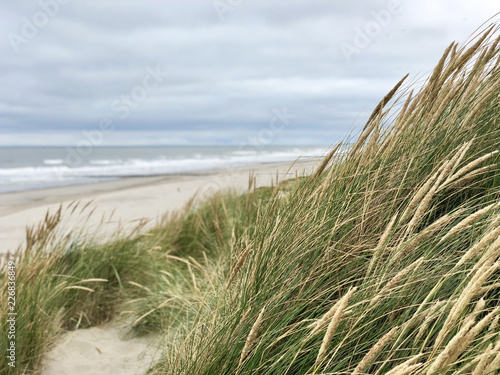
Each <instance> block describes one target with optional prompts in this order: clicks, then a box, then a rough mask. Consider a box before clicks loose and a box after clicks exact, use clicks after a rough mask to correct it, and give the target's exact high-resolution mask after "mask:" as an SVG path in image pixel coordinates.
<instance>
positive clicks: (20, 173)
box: [0, 146, 327, 193]
mask: <svg viewBox="0 0 500 375" xmlns="http://www.w3.org/2000/svg"><path fill="white" fill-rule="evenodd" d="M326 149H327V147H310V146H309V147H307V146H304V147H297V146H293V147H291V146H288V147H287V146H279V147H268V146H266V147H262V148H245V149H242V148H241V147H220V146H196V147H163V146H162V147H95V148H92V149H90V148H88V149H81V148H80V149H78V148H75V147H0V193H8V192H15V191H24V190H34V189H43V188H49V187H56V186H65V185H72V184H87V183H96V182H100V181H108V180H115V179H120V178H125V177H143V176H161V175H169V174H179V173H190V172H196V171H203V170H209V169H222V168H231V167H237V166H245V165H252V164H262V163H273V162H293V161H295V160H297V159H298V158H300V159H302V160H304V159H310V158H317V157H320V156H321V155H323V154H324V152H325V150H326Z"/></svg>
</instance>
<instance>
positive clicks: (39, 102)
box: [0, 0, 500, 145]
mask: <svg viewBox="0 0 500 375" xmlns="http://www.w3.org/2000/svg"><path fill="white" fill-rule="evenodd" d="M499 10H500V6H499V4H498V1H496V0H482V1H470V0H469V1H465V0H458V1H457V0H441V1H435V0H423V1H410V0H401V1H394V0H391V1H378V0H370V1H368V0H357V1H352V2H348V1H340V0H287V1H278V0H216V1H213V0H182V1H181V0H178V1H174V0H169V1H152V0H151V1H144V0H143V1H131V0H120V1H118V0H115V1H109V0H99V1H92V0H90V1H77V0H42V1H22V2H21V1H7V0H4V1H2V3H1V5H0V15H1V20H2V22H1V24H0V32H1V34H2V38H0V40H1V41H0V56H1V57H0V145H18V144H23V145H35V144H42V145H66V144H75V143H77V142H79V140H81V139H82V138H85V137H87V136H89V137H92V136H94V137H95V139H100V140H102V144H113V145H117V144H127V145H130V144H179V145H185V144H236V145H237V144H240V143H241V142H242V141H244V140H246V139H248V137H255V136H258V135H259V134H260V135H265V134H267V135H269V129H271V131H273V132H274V133H273V136H272V142H273V144H276V145H278V144H305V145H313V144H317V145H329V144H332V143H334V142H335V141H336V140H338V139H340V138H342V137H344V136H345V134H346V133H347V132H348V131H349V130H352V129H353V126H356V125H358V126H359V125H360V124H362V122H363V119H365V120H366V117H367V116H368V115H369V113H370V112H371V111H372V109H373V107H374V106H375V105H376V104H377V103H378V101H379V100H380V99H381V98H382V97H383V96H384V94H385V93H386V92H387V91H388V90H390V89H391V88H392V87H393V86H394V84H395V83H396V82H397V81H398V80H399V79H400V78H402V77H403V76H404V75H405V74H406V73H411V75H412V77H419V76H420V77H421V76H422V75H425V74H428V73H429V71H430V70H431V69H432V68H433V67H434V65H435V63H436V62H437V60H438V59H439V57H440V56H441V54H442V52H443V50H444V49H445V48H446V46H447V45H448V44H450V42H452V41H453V40H456V41H465V40H466V39H467V37H468V36H469V35H470V34H471V33H473V32H474V31H475V30H476V28H478V27H479V26H480V25H481V24H482V23H483V22H485V21H487V20H488V18H490V17H492V16H494V15H495V13H496V12H498V11H499ZM277 113H281V117H283V116H284V117H285V121H284V122H283V121H282V120H279V121H278V122H276V119H277V118H279V117H280V116H278V117H277ZM284 113H285V114H284ZM283 114H284V115H283ZM108 125H109V126H108ZM100 126H101V129H105V131H103V132H101V135H103V136H102V137H100V136H98V135H97V133H96V132H97V131H98V130H99V127H100ZM102 126H108V127H105V128H103V127H102ZM84 131H85V132H86V133H84ZM266 132H267V133H266ZM89 134H90V135H89Z"/></svg>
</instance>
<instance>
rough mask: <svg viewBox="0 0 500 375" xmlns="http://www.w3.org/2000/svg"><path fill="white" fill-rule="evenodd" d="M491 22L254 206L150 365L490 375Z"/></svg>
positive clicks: (495, 231)
mask: <svg viewBox="0 0 500 375" xmlns="http://www.w3.org/2000/svg"><path fill="white" fill-rule="evenodd" d="M497 31H498V26H496V25H494V26H492V27H491V28H489V29H487V30H485V31H484V32H483V33H482V34H480V35H477V36H475V38H474V39H473V40H471V42H470V43H469V45H465V46H458V45H457V44H455V43H453V44H451V45H450V47H449V48H448V49H447V50H446V51H445V53H444V55H443V57H442V59H441V60H440V62H439V63H438V65H437V66H436V68H435V70H434V72H433V73H432V75H431V77H430V78H429V79H428V80H427V81H426V82H425V83H424V84H423V85H422V86H421V87H420V88H417V89H415V90H413V91H410V90H409V88H408V89H403V92H402V93H401V92H400V90H401V87H403V86H402V82H400V83H398V85H397V87H396V88H395V90H392V91H391V92H390V93H389V94H388V95H387V96H386V97H385V98H384V99H383V100H382V102H381V103H380V104H379V105H378V106H377V108H376V109H375V111H374V112H373V114H372V116H371V117H370V119H369V121H368V122H367V124H366V125H365V126H364V129H363V130H362V132H361V135H360V136H359V138H358V139H357V140H355V141H354V142H352V146H350V147H347V148H346V147H344V148H339V149H337V150H335V151H333V152H332V153H331V154H330V155H328V157H327V159H326V160H325V162H323V163H322V164H321V165H320V166H319V168H318V170H317V172H316V173H314V174H313V175H312V176H311V177H310V178H302V179H297V181H296V184H295V185H294V184H292V185H289V186H292V187H293V188H291V189H289V190H288V191H287V194H286V197H285V198H282V195H283V194H281V193H280V191H279V189H278V190H276V191H274V192H273V195H272V196H271V198H270V199H269V200H266V201H265V202H262V203H261V205H260V208H259V210H258V214H257V217H256V219H255V223H254V225H253V226H252V227H247V232H246V235H243V237H241V239H242V240H240V241H236V242H235V250H234V251H233V252H232V253H235V254H237V255H236V256H235V255H232V256H228V255H226V256H225V258H226V262H228V263H230V264H231V269H230V270H228V271H226V270H225V268H224V267H221V268H219V269H213V270H211V271H210V272H217V273H218V277H216V278H214V279H213V281H212V282H213V284H214V285H212V286H211V291H210V292H208V293H206V294H205V295H204V296H203V298H202V302H200V303H199V304H198V306H197V310H196V313H195V314H194V315H193V316H192V318H191V319H190V321H189V323H187V324H185V326H184V327H182V329H179V331H178V332H179V337H178V338H177V340H176V341H175V343H173V344H172V345H170V346H168V347H167V350H166V354H165V356H164V358H163V360H162V361H161V362H160V363H158V364H157V365H156V366H154V367H153V368H152V369H151V374H207V375H208V374H215V373H217V374H386V373H390V374H438V373H442V374H445V373H447V374H459V373H471V372H473V371H476V369H478V368H479V370H477V371H482V372H481V373H484V374H486V373H488V372H487V371H489V373H491V374H493V373H494V372H495V371H498V368H497V366H498V365H497V364H496V362H495V361H496V359H495V358H496V357H497V356H498V345H499V342H500V335H499V327H498V318H497V316H498V312H499V296H500V290H499V287H500V283H499V281H500V280H499V277H500V273H499V268H500V263H499V256H500V242H499V241H498V238H499V236H498V235H499V225H500V203H499V193H500V190H499V186H500V185H499V182H500V180H499V178H500V175H499V173H498V172H499V161H500V157H499V153H498V147H499V145H500V134H499V133H500V126H499V124H500V112H499V111H498V108H499V104H500V103H499V102H500V99H499V97H500V85H499V84H498V82H500V79H499V78H500V65H499V60H498V59H499V46H498V42H499V40H500V39H499V38H498V37H496V36H495V33H496V32H497ZM347 143H349V142H346V143H345V144H347ZM224 243H226V246H227V243H229V241H228V240H227V239H226V240H225V242H224ZM224 253H227V250H226V251H224ZM222 257H224V254H222ZM200 277H201V276H200ZM217 282H218V284H217ZM347 296H348V298H346V297H347ZM495 347H496V348H497V351H495V350H494V348H495ZM485 358H487V359H485ZM481 369H484V370H481ZM477 371H476V372H477Z"/></svg>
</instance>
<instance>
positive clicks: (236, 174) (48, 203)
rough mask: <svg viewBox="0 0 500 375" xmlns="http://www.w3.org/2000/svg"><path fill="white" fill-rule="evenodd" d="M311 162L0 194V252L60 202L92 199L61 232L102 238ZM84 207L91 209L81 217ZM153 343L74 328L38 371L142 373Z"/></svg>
mask: <svg viewBox="0 0 500 375" xmlns="http://www.w3.org/2000/svg"><path fill="white" fill-rule="evenodd" d="M312 164H313V161H309V162H302V163H298V164H296V165H295V166H294V167H293V168H292V169H291V170H290V171H288V170H289V168H290V165H289V164H288V163H287V164H266V165H259V166H253V167H241V168H235V169H231V170H217V171H209V172H203V173H198V174H186V175H176V176H165V177H151V178H134V179H124V180H119V181H114V182H106V183H100V184H93V185H83V186H70V187H63V188H55V189H46V190H40V191H28V192H20V193H14V194H4V195H0V243H1V248H0V251H1V252H3V253H6V252H7V251H9V250H11V251H12V250H13V249H15V248H17V247H18V246H19V244H21V243H22V241H23V239H24V235H25V227H26V225H34V224H36V223H38V222H39V221H40V220H41V219H43V217H44V216H45V214H46V212H47V211H48V210H49V211H51V212H55V211H56V210H57V209H58V207H59V205H61V204H62V205H63V207H67V206H69V205H70V203H71V202H73V201H75V200H79V201H82V202H88V201H92V202H91V203H90V204H89V206H88V207H87V208H86V209H85V210H84V212H82V213H79V210H77V211H76V213H75V214H73V215H66V216H65V217H64V219H63V222H64V225H63V229H62V230H65V231H69V230H77V231H78V230H81V231H82V233H87V232H88V233H92V234H93V236H95V237H96V238H97V239H98V240H103V239H105V238H107V237H109V235H110V234H112V233H115V232H116V230H117V229H118V228H121V230H122V231H127V230H130V229H131V228H133V227H135V226H136V225H137V222H138V221H139V220H141V219H149V220H150V225H153V224H154V223H155V221H156V220H157V219H158V218H160V217H161V216H162V215H163V214H164V213H165V212H168V211H172V210H177V209H180V208H182V207H183V206H184V205H185V204H186V203H187V202H188V200H189V199H191V197H193V195H194V194H195V193H198V195H199V196H200V197H201V198H202V196H203V195H204V194H209V193H210V192H212V191H214V190H216V189H221V188H234V189H236V190H238V191H241V192H243V191H245V190H246V189H247V188H248V181H249V175H250V174H251V173H255V179H256V185H257V186H265V185H270V184H271V183H274V182H275V181H276V176H277V175H278V176H279V179H280V180H282V179H284V178H287V177H291V176H295V173H296V171H297V173H299V174H302V173H307V171H309V170H310V169H311V167H312ZM287 171H288V173H289V174H288V175H286V173H287ZM82 206H83V204H82ZM90 210H95V212H94V213H93V214H92V216H91V217H90V218H89V219H88V220H87V219H86V217H87V216H88V212H89V211H90ZM111 212H113V215H112V216H110V214H111ZM103 217H104V220H101V218H103ZM82 223H84V224H82ZM158 342H161V338H159V337H156V338H154V337H149V338H134V337H131V336H130V335H129V334H128V329H127V323H126V322H125V321H120V320H118V321H115V322H113V323H111V324H109V325H106V326H104V327H94V328H90V329H82V330H78V331H75V332H71V333H68V334H66V335H65V336H64V337H62V338H61V340H60V342H59V344H58V345H57V346H56V347H55V348H54V349H53V350H52V351H51V352H50V353H48V355H47V357H46V359H45V361H44V369H43V372H42V374H43V375H63V374H84V375H85V374H88V375H91V374H92V375H94V374H112V373H113V374H120V375H129V374H130V375H132V374H144V373H145V371H146V369H147V368H148V366H149V365H150V364H151V362H152V361H153V360H154V358H158V356H159V355H160V354H161V350H160V349H161V345H160V346H158Z"/></svg>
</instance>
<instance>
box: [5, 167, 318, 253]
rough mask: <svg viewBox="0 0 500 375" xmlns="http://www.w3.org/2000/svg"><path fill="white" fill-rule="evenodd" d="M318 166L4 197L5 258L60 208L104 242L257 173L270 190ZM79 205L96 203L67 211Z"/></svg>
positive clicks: (69, 222)
mask: <svg viewBox="0 0 500 375" xmlns="http://www.w3.org/2000/svg"><path fill="white" fill-rule="evenodd" d="M313 163H314V162H313V161H303V162H300V163H297V164H296V165H294V166H293V167H292V169H291V170H289V169H290V165H291V163H269V164H260V165H253V166H245V167H236V168H232V169H222V170H221V169H219V170H210V171H200V172H191V173H186V174H177V175H167V176H157V177H137V178H124V179H119V180H115V181H109V182H101V183H95V184H88V185H75V186H65V187H58V188H51V189H43V190H32V191H23V192H17V193H8V194H0V253H1V254H6V253H7V252H8V251H10V252H13V251H14V250H16V249H17V248H18V247H19V246H20V245H22V244H23V242H24V241H25V233H26V227H27V226H33V225H36V224H38V223H39V222H40V221H41V220H43V218H44V217H45V215H46V213H47V212H52V213H53V212H56V211H57V210H58V208H59V206H60V205H62V207H63V213H65V215H64V216H63V225H62V228H61V230H62V231H70V230H73V231H75V230H76V231H82V232H83V233H86V234H91V235H92V236H93V237H95V239H97V240H99V239H105V238H106V236H107V235H109V234H111V233H116V232H117V230H118V229H121V230H122V231H126V230H129V229H131V228H134V227H135V226H136V225H137V224H138V222H139V221H140V220H142V219H147V220H149V225H153V224H154V223H155V222H156V221H157V220H158V219H160V218H161V217H162V215H164V214H165V213H167V212H171V211H174V210H178V209H180V208H182V207H183V206H184V205H185V204H186V203H187V202H188V201H189V199H191V198H192V197H193V196H194V195H195V194H197V196H199V197H202V196H203V195H206V194H210V193H211V192H214V191H217V190H220V189H225V188H232V189H236V190H237V191H240V192H243V191H245V189H247V188H248V181H249V176H250V174H251V173H254V174H255V180H256V186H257V187H258V186H265V185H271V184H272V183H275V181H276V176H278V178H279V179H280V180H282V179H284V178H287V177H290V176H295V173H296V172H297V173H299V174H302V173H304V172H307V170H308V168H309V169H310V167H311V166H312V164H313ZM287 172H288V175H286V174H287ZM75 201H79V202H81V203H80V206H81V207H83V206H84V205H86V204H87V203H89V202H90V203H89V205H88V206H87V207H86V209H85V210H84V211H83V212H80V209H77V210H75V212H74V213H73V214H72V215H69V214H68V212H67V211H68V210H66V211H65V210H64V208H65V207H66V208H67V207H68V206H69V205H70V204H71V203H72V202H75ZM91 211H93V213H92V215H91V216H90V218H88V215H89V213H90V212H91Z"/></svg>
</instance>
